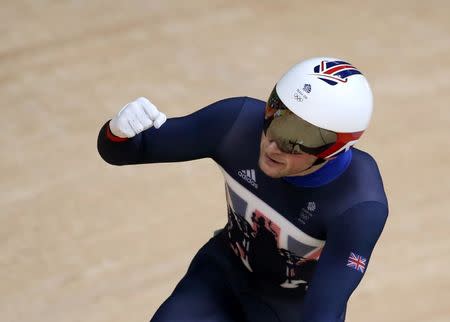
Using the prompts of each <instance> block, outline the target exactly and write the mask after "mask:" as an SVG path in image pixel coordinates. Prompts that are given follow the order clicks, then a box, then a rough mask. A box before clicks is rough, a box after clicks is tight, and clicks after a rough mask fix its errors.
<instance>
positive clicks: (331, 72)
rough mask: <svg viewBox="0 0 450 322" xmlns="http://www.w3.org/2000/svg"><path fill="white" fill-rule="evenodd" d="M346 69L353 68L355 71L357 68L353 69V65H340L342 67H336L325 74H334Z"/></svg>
mask: <svg viewBox="0 0 450 322" xmlns="http://www.w3.org/2000/svg"><path fill="white" fill-rule="evenodd" d="M346 68H353V69H354V68H355V67H353V66H352V65H340V66H336V67H333V68H330V69H329V70H327V71H325V72H324V74H333V73H335V72H338V71H340V70H342V69H346Z"/></svg>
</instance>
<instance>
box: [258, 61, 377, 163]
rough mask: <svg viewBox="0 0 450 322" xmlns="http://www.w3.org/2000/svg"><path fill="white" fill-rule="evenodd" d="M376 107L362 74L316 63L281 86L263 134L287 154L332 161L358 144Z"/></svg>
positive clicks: (343, 65)
mask: <svg viewBox="0 0 450 322" xmlns="http://www.w3.org/2000/svg"><path fill="white" fill-rule="evenodd" d="M372 108H373V97H372V91H371V89H370V86H369V83H368V82H367V79H366V78H365V77H364V76H363V75H362V74H361V72H360V71H359V70H358V69H356V68H355V67H354V66H352V65H351V64H349V63H347V62H345V61H343V60H342V59H338V58H329V57H316V58H311V59H308V60H306V61H303V62H301V63H299V64H297V65H295V66H293V67H292V68H291V69H290V70H289V71H288V72H287V73H286V74H284V75H283V77H282V78H281V79H280V80H279V81H278V83H277V84H276V86H275V88H274V90H273V91H272V93H271V95H270V97H269V99H268V102H267V107H266V114H265V127H264V130H265V132H266V134H267V131H269V134H270V135H271V137H272V139H275V140H276V141H277V144H278V146H279V147H280V148H281V149H282V150H284V151H289V152H290V153H301V152H306V153H310V154H314V155H316V156H317V157H319V158H320V159H327V158H330V157H332V156H334V155H336V154H337V153H339V152H341V151H343V150H348V149H349V148H350V147H351V146H352V145H353V144H355V143H356V141H358V140H359V138H360V137H361V135H362V134H363V132H364V131H365V130H366V129H367V127H368V125H369V122H370V118H371V115H372Z"/></svg>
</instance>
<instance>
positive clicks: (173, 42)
mask: <svg viewBox="0 0 450 322" xmlns="http://www.w3.org/2000/svg"><path fill="white" fill-rule="evenodd" d="M231 3H232V2H231V1H226V0H222V1H221V0H208V1H207V0H204V1H201V0H198V1H197V0H196V1H190V2H189V4H182V1H162V0H160V1H126V2H125V1H123V2H122V4H119V3H118V1H110V2H105V1H56V0H55V1H44V0H41V1H34V0H33V1H32V0H29V1H24V0H21V1H12V0H9V1H8V0H5V1H2V5H1V8H2V9H1V10H0V18H1V22H2V23H1V33H0V37H1V38H0V39H1V41H0V97H1V102H2V107H1V110H0V111H1V115H0V132H1V136H0V142H1V150H2V152H1V160H0V167H1V181H0V187H1V194H0V312H1V317H0V320H1V321H5V322H18V321H46V322H57V321H58V322H59V321H65V322H71V321H83V322H103V321H104V322H106V321H148V319H149V318H150V316H151V315H152V314H153V313H154V311H155V310H156V308H157V307H158V305H159V304H160V303H161V302H162V301H163V300H164V299H165V298H166V297H167V296H168V295H169V293H170V292H171V290H172V289H173V287H174V286H175V284H176V282H177V280H178V279H179V278H180V277H181V276H182V275H183V274H184V272H185V270H186V268H187V265H188V263H189V261H190V259H191V258H192V256H193V255H194V254H195V252H196V250H197V249H198V248H199V247H200V246H201V245H202V244H203V243H204V242H205V241H206V240H207V239H208V238H209V237H210V236H211V234H212V232H213V230H214V229H216V228H218V227H221V226H223V224H224V223H225V220H226V214H225V210H226V208H225V201H224V191H223V180H222V176H221V173H220V172H219V170H218V168H217V167H216V166H215V164H214V163H213V162H212V161H211V160H199V161H195V162H185V163H178V164H158V165H143V166H130V167H113V166H110V165H108V164H106V163H105V162H103V161H102V160H101V159H100V157H99V156H98V154H97V151H96V138H97V133H98V130H99V128H100V126H101V125H102V124H103V123H104V122H105V121H106V120H107V119H108V118H110V117H112V116H113V115H114V114H115V113H116V112H117V111H118V110H119V109H120V108H121V107H122V105H124V104H125V103H127V102H128V101H130V100H132V99H134V98H136V97H138V96H147V97H149V98H150V99H151V100H152V101H153V102H154V103H155V104H156V105H157V106H158V107H160V109H161V110H163V111H165V112H166V113H167V114H168V116H169V117H173V116H180V115H185V114H188V113H190V112H193V111H194V110H196V109H198V108H200V107H202V106H204V105H206V104H209V103H211V102H213V101H216V100H219V99H221V98H224V97H228V96H240V95H248V96H253V97H257V98H261V99H265V98H266V97H267V95H268V93H269V91H270V90H271V88H272V86H273V84H274V82H275V81H276V80H277V79H278V78H279V77H280V76H281V75H282V73H284V72H285V71H286V70H287V68H289V67H290V66H291V65H293V64H294V63H296V62H297V61H299V60H302V59H305V58H308V57H311V56H317V55H332V56H338V57H343V58H345V59H348V60H350V61H351V62H353V63H354V64H355V65H356V66H358V67H359V68H360V69H361V70H363V72H364V73H365V74H366V76H367V77H368V78H369V80H370V81H371V83H372V85H373V90H374V94H375V103H376V105H375V108H376V109H375V113H374V117H373V122H372V123H371V126H370V129H369V130H368V131H367V133H366V135H365V136H364V138H363V140H362V141H361V143H360V144H359V145H358V147H359V148H361V149H364V150H366V151H368V152H370V153H371V154H372V155H374V156H375V158H376V159H377V160H378V163H379V166H380V169H381V171H382V174H383V176H384V182H385V188H386V191H387V193H388V196H389V200H390V217H389V220H388V223H387V226H386V228H385V231H384V233H383V235H382V237H381V239H380V241H379V243H378V245H377V248H376V249H375V251H374V254H373V257H372V261H371V265H370V267H369V269H368V271H367V274H366V277H365V278H364V280H363V281H362V283H361V285H360V287H359V288H358V289H357V291H356V292H355V293H354V294H353V296H352V298H351V300H350V304H349V310H348V319H347V320H348V321H353V322H359V321H365V322H375V321H395V322H397V321H405V322H411V321H424V322H425V321H426V322H444V321H450V308H449V305H448V301H449V298H450V277H449V264H450V258H449V257H450V238H449V223H450V220H449V214H448V212H449V207H450V202H449V198H448V196H449V194H450V188H449V187H450V178H449V162H450V151H449V143H448V141H449V134H450V130H449V128H450V112H449V109H448V102H449V99H450V81H449V79H450V78H449V74H448V73H449V71H450V68H449V66H450V20H449V19H448V14H449V12H450V3H449V2H448V1H445V0H442V1H406V0H401V1H388V0H383V1H372V2H371V3H372V4H363V2H360V1H356V0H355V1H322V4H319V5H318V4H314V2H313V1H281V2H278V4H274V2H273V1H249V2H247V4H245V5H244V4H238V2H235V4H231ZM392 3H394V4H392Z"/></svg>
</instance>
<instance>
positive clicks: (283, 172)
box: [258, 133, 317, 178]
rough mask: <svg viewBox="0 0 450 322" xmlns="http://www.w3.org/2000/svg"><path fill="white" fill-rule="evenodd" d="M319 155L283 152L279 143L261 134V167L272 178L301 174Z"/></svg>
mask: <svg viewBox="0 0 450 322" xmlns="http://www.w3.org/2000/svg"><path fill="white" fill-rule="evenodd" d="M316 160H317V157H315V156H313V155H311V154H306V153H301V154H291V153H285V152H282V151H281V150H280V149H279V148H278V146H277V144H276V143H275V142H274V141H272V140H271V139H270V137H267V136H266V135H265V134H264V133H263V134H262V136H261V146H260V154H259V162H258V163H259V167H260V168H261V170H262V171H263V172H264V173H265V174H266V175H268V176H269V177H272V178H281V177H286V176H293V175H301V172H302V171H304V170H306V169H308V168H310V167H311V166H312V165H313V164H314V162H315V161H316Z"/></svg>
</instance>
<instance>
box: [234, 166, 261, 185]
mask: <svg viewBox="0 0 450 322" xmlns="http://www.w3.org/2000/svg"><path fill="white" fill-rule="evenodd" d="M238 175H239V176H240V177H241V178H242V179H244V180H245V181H247V182H248V183H250V184H251V185H252V186H253V187H255V189H258V184H257V183H256V175H255V169H250V170H239V171H238Z"/></svg>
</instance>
